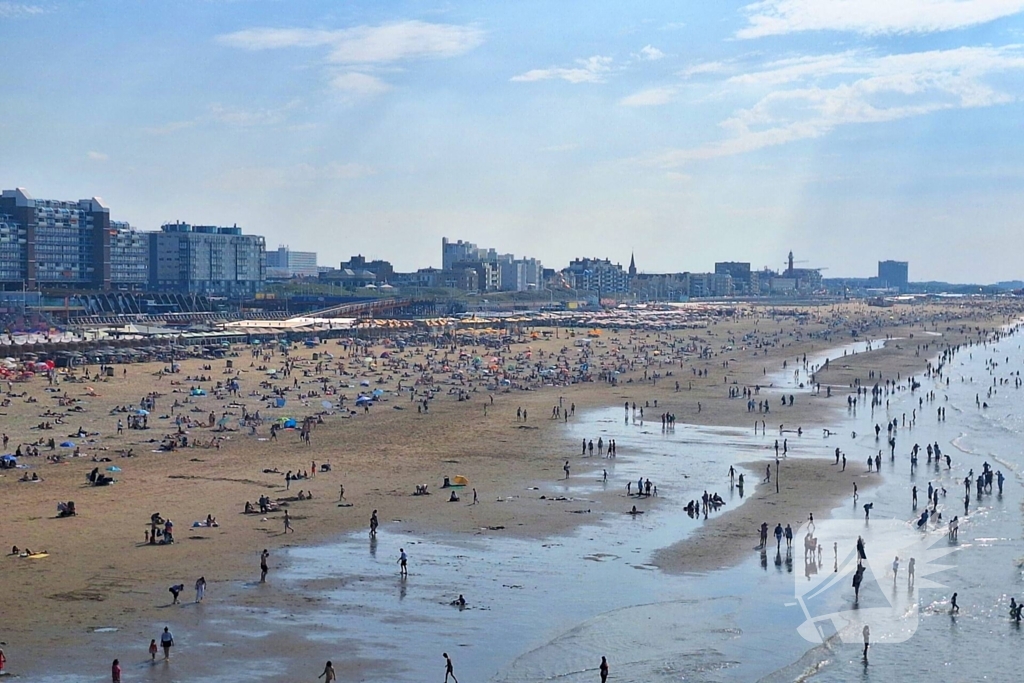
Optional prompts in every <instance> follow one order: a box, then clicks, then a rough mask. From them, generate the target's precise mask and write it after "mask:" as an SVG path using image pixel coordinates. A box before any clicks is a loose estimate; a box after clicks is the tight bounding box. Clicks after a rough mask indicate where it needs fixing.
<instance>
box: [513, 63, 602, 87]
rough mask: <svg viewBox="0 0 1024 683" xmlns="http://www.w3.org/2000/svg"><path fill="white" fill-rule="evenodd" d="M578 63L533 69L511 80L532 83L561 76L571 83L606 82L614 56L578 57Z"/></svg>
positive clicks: (560, 77)
mask: <svg viewBox="0 0 1024 683" xmlns="http://www.w3.org/2000/svg"><path fill="white" fill-rule="evenodd" d="M576 64H578V65H579V66H576V67H571V68H565V67H551V68H549V69H532V70H530V71H527V72H526V73H522V74H519V75H518V76H513V77H512V79H511V80H512V81H513V82H516V83H532V82H535V81H548V80H552V79H556V78H559V79H561V80H563V81H568V82H569V83H604V80H605V75H606V74H607V73H608V72H609V71H611V65H612V58H611V57H601V56H594V57H589V58H587V59H577V60H576Z"/></svg>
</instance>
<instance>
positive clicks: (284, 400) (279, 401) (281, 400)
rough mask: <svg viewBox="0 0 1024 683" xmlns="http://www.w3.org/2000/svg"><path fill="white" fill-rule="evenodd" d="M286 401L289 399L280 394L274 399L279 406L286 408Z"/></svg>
mask: <svg viewBox="0 0 1024 683" xmlns="http://www.w3.org/2000/svg"><path fill="white" fill-rule="evenodd" d="M285 403H287V400H286V399H283V398H281V397H280V396H278V397H277V399H276V400H275V401H274V405H276V406H277V407H278V408H284V404H285Z"/></svg>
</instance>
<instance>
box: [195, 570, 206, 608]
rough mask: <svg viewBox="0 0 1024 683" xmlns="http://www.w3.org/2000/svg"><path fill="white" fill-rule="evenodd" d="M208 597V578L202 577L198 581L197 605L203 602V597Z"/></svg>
mask: <svg viewBox="0 0 1024 683" xmlns="http://www.w3.org/2000/svg"><path fill="white" fill-rule="evenodd" d="M205 595H206V577H205V576H200V577H199V578H198V579H196V603H197V604H198V603H200V602H202V601H203V597H204V596H205Z"/></svg>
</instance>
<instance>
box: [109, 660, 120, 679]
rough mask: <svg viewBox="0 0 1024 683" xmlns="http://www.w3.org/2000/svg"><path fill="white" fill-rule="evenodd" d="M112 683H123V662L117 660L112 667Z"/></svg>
mask: <svg viewBox="0 0 1024 683" xmlns="http://www.w3.org/2000/svg"><path fill="white" fill-rule="evenodd" d="M110 683H121V660H119V659H115V660H114V663H113V664H111V665H110Z"/></svg>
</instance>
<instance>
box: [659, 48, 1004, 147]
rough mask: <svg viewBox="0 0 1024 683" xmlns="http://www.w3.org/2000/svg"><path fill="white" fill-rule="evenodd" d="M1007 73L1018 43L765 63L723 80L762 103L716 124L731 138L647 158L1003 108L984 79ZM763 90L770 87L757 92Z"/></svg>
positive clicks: (761, 144) (771, 143)
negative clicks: (945, 112)
mask: <svg viewBox="0 0 1024 683" xmlns="http://www.w3.org/2000/svg"><path fill="white" fill-rule="evenodd" d="M1008 71H1024V49H1022V47H1021V46H1018V45H1010V46H1005V47H998V48H994V47H963V48H957V49H953V50H933V51H929V52H915V53H907V54H896V55H884V56H878V55H875V54H873V53H857V52H844V53H839V54H834V55H822V56H814V57H800V58H795V59H788V60H782V61H775V62H769V63H767V64H765V65H764V67H763V68H762V69H761V70H759V71H755V72H753V73H750V74H745V75H742V76H734V77H733V78H731V79H728V81H726V84H727V87H730V88H737V87H740V88H741V89H742V90H743V92H750V91H751V90H753V91H754V92H753V94H754V96H755V97H758V98H759V99H757V101H756V102H755V103H754V104H753V105H752V106H750V107H748V108H745V109H739V110H737V111H736V112H734V113H733V115H732V116H731V117H729V118H728V119H726V120H725V121H722V122H721V123H720V124H719V125H720V127H721V128H722V129H723V130H724V131H726V132H728V133H729V134H730V136H729V137H728V138H727V139H725V140H722V141H719V142H715V143H711V144H708V145H704V146H702V147H698V148H694V149H683V150H670V151H668V152H665V153H662V154H660V155H658V156H657V157H656V158H654V159H653V160H650V161H653V163H655V164H656V165H659V166H664V167H674V166H678V165H680V164H684V163H686V162H688V161H692V160H697V159H711V158H716V157H722V156H728V155H733V154H741V153H744V152H750V151H754V150H758V149H763V148H765V147H773V146H777V145H783V144H786V143H789V142H794V141H798V140H806V139H813V138H818V137H821V136H823V135H826V134H828V133H829V132H831V131H832V130H834V129H835V128H837V127H839V126H843V125H847V124H856V123H881V122H886V121H894V120H898V119H905V118H910V117H915V116H922V115H925V114H929V113H932V112H936V111H941V110H950V109H970V108H977V107H988V106H994V105H998V104H1004V103H1007V102H1011V101H1013V99H1014V97H1013V96H1012V95H1010V94H1008V93H1006V92H1002V91H1000V90H997V89H996V88H995V87H993V86H992V85H990V84H989V83H988V77H989V76H992V75H995V74H999V73H1005V72H1008ZM837 81H838V82H837ZM783 86H789V87H783ZM765 88H769V89H770V90H769V92H768V93H767V94H762V93H763V91H764V89H765ZM759 91H760V92H759Z"/></svg>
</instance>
